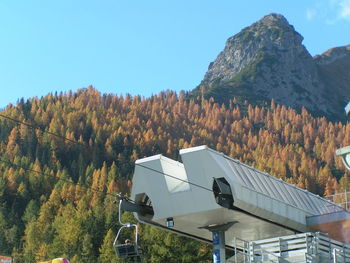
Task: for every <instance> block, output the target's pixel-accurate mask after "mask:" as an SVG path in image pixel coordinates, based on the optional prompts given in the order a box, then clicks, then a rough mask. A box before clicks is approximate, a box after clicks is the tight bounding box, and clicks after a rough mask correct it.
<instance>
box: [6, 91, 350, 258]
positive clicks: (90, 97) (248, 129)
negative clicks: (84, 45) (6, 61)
mask: <svg viewBox="0 0 350 263" xmlns="http://www.w3.org/2000/svg"><path fill="white" fill-rule="evenodd" d="M187 98H188V97H187V96H186V94H184V93H180V94H176V93H175V92H171V91H167V92H162V93H160V94H158V95H155V96H152V97H150V98H141V97H140V96H135V97H131V96H129V95H127V96H115V95H112V94H103V95H102V94H100V93H99V92H98V91H97V90H96V89H94V88H92V87H89V88H87V89H81V90H78V91H77V92H76V93H72V92H70V93H68V94H50V95H47V96H46V97H44V98H41V99H38V98H33V99H30V100H28V101H19V103H18V104H17V105H16V106H8V107H7V108H6V109H5V110H3V111H2V112H1V114H2V115H5V116H8V117H10V118H12V119H15V120H19V121H21V122H24V123H27V124H31V125H33V126H36V127H40V129H33V128H30V127H28V126H26V125H23V124H19V123H16V122H14V121H12V120H10V119H7V118H4V117H0V149H1V157H0V161H1V162H0V254H4V255H12V256H14V257H15V258H16V262H36V261H40V260H45V259H50V258H54V257H59V256H65V257H67V258H69V259H70V260H71V262H75V263H77V262H101V263H104V262H119V261H118V260H117V258H116V256H115V255H114V252H113V250H112V242H113V239H114V237H115V234H116V231H117V229H118V223H117V222H118V220H117V216H118V211H117V210H118V209H117V205H116V204H115V203H114V201H115V198H114V196H113V195H115V194H116V193H118V192H123V193H128V191H129V189H130V186H131V179H132V173H133V168H134V161H135V160H136V159H138V158H142V157H144V156H150V155H154V154H158V153H162V154H164V155H166V156H168V157H171V158H175V159H177V158H178V150H179V149H182V148H186V147H190V146H198V145H202V144H206V145H208V146H209V147H211V148H214V149H216V150H218V151H222V152H224V153H225V154H227V155H229V156H231V157H233V158H236V159H239V160H241V161H243V162H244V163H247V164H250V165H253V166H255V167H256V168H257V169H260V170H263V171H265V172H268V173H270V174H272V175H274V176H276V177H279V178H282V179H283V180H286V181H288V182H289V183H292V184H295V185H297V186H299V187H302V188H305V189H308V190H310V191H312V192H314V193H317V194H319V195H329V194H332V193H334V192H338V191H342V190H344V189H345V188H349V187H350V181H349V180H350V178H349V174H348V173H345V171H344V167H343V164H342V162H341V160H340V159H339V158H336V157H335V154H334V152H335V149H336V148H338V147H340V146H345V145H349V144H350V125H349V124H346V125H344V124H342V123H340V122H339V123H332V122H328V121H327V120H326V119H325V118H313V117H312V116H311V115H310V114H309V113H308V112H307V111H306V110H302V112H301V114H298V113H297V112H296V111H295V110H293V109H289V108H286V107H284V106H280V105H275V103H274V102H272V103H271V104H270V105H269V106H268V107H258V106H256V107H254V108H253V107H252V106H251V105H249V102H246V103H243V104H240V105H238V104H237V103H236V102H235V100H234V99H233V100H232V101H230V103H229V105H228V106H225V105H219V104H216V103H215V102H214V101H213V99H210V100H205V99H202V100H201V98H197V99H196V101H199V103H195V102H194V101H193V100H190V101H189V100H188V99H187ZM43 131H45V132H43ZM50 133H54V134H57V135H60V136H62V137H66V138H68V139H70V140H72V141H76V142H77V143H74V142H71V141H69V140H64V139H62V138H60V137H58V136H53V135H52V134H50ZM86 187H88V188H86ZM125 217H128V218H129V219H130V218H131V217H132V216H131V215H130V214H129V215H128V214H125ZM141 239H142V241H143V245H144V246H143V248H144V250H145V252H146V254H147V255H148V256H147V258H146V259H147V262H207V261H208V260H210V249H209V247H208V246H207V245H205V244H201V243H197V242H195V241H191V240H188V239H185V238H183V237H177V236H175V235H172V234H169V233H167V232H162V231H160V230H157V229H154V228H150V227H146V226H142V229H141Z"/></svg>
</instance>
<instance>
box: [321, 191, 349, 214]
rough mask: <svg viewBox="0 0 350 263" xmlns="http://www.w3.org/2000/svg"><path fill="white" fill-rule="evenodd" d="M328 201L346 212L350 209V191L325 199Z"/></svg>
mask: <svg viewBox="0 0 350 263" xmlns="http://www.w3.org/2000/svg"><path fill="white" fill-rule="evenodd" d="M325 198H326V199H327V200H329V201H331V202H333V203H336V204H338V205H340V206H341V207H343V208H344V209H345V210H349V209H350V191H347V190H345V192H343V193H336V194H333V195H329V196H326V197H325Z"/></svg>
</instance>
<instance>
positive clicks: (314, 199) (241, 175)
mask: <svg viewBox="0 0 350 263" xmlns="http://www.w3.org/2000/svg"><path fill="white" fill-rule="evenodd" d="M225 158H226V160H227V161H228V163H229V165H230V167H231V169H232V171H233V175H234V176H236V178H237V179H238V180H239V181H240V182H241V183H242V184H243V185H244V186H246V187H248V188H250V189H252V190H254V191H257V192H259V193H262V194H264V195H267V196H270V197H271V198H274V199H277V200H280V201H283V202H285V203H287V204H288V205H292V206H294V207H298V208H301V209H303V210H305V211H308V212H309V213H311V214H315V215H317V214H323V213H328V212H331V210H332V212H333V211H334V210H335V211H340V210H341V207H339V206H336V205H335V204H333V203H331V202H329V201H328V200H325V199H323V198H321V197H319V196H317V195H315V194H312V193H310V192H307V191H305V190H303V189H300V188H298V187H296V186H294V185H292V184H289V183H286V182H284V181H282V180H281V179H278V178H275V177H273V176H271V175H269V174H266V173H263V172H260V171H259V170H256V169H254V168H253V167H250V166H248V165H246V164H243V163H241V162H240V161H238V160H234V159H231V158H229V157H227V156H225Z"/></svg>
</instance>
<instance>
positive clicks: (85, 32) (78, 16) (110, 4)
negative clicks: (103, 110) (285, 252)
mask: <svg viewBox="0 0 350 263" xmlns="http://www.w3.org/2000/svg"><path fill="white" fill-rule="evenodd" d="M272 12H274V13H281V14H283V15H284V16H285V17H286V18H287V19H288V21H289V23H290V24H292V25H294V27H295V29H296V30H297V31H298V32H299V33H301V34H302V35H303V36H304V38H305V39H304V42H303V43H304V45H305V46H306V47H307V49H308V50H309V52H310V53H311V54H312V55H315V54H319V53H322V52H323V51H325V50H327V49H328V48H331V47H335V46H342V45H346V44H350V34H349V28H350V0H307V1H293V0H284V1H281V0H265V1H261V0H254V1H252V0H251V1H249V0H246V1H238V0H219V1H214V0H211V1H209V0H148V1H146V0H125V1H123V0H101V1H97V0H95V1H91V0H84V1H82V0H59V1H58V0H56V1H54V0H49V1H48V0H30V1H28V0H22V1H17V0H1V1H0V28H1V30H0V108H3V107H5V106H6V105H7V104H9V103H15V102H16V101H17V99H19V98H21V97H24V98H25V99H26V98H30V97H34V96H37V97H41V96H44V95H46V94H47V93H49V92H55V91H58V92H61V91H63V92H64V91H68V90H73V91H75V90H77V89H79V88H82V87H86V86H88V85H93V86H95V87H96V88H97V89H98V90H100V91H101V92H102V93H114V94H126V93H130V94H132V95H137V94H140V95H143V96H146V97H147V96H150V95H151V94H156V93H158V92H159V91H162V90H167V89H170V90H177V91H179V90H190V89H193V88H194V87H196V85H198V84H199V82H200V81H201V79H202V78H203V76H204V73H205V72H206V70H207V67H208V65H209V63H210V62H211V61H213V60H214V59H215V58H216V56H217V55H218V53H219V52H220V51H221V50H222V49H223V48H224V45H225V41H226V39H227V38H228V37H230V36H232V35H234V34H236V33H238V32H239V31H240V30H241V29H242V28H244V27H246V26H249V25H250V24H251V23H253V22H255V21H257V20H259V19H260V18H261V17H263V16H264V15H266V14H269V13H272Z"/></svg>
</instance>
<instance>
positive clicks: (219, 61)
mask: <svg viewBox="0 0 350 263" xmlns="http://www.w3.org/2000/svg"><path fill="white" fill-rule="evenodd" d="M303 39H304V38H303V36H302V35H301V34H299V33H298V32H297V31H295V29H294V27H293V26H292V25H290V24H289V22H288V21H287V19H286V18H285V17H284V16H283V15H280V14H269V15H267V16H264V17H263V18H262V19H260V20H259V21H257V22H255V23H253V24H252V25H251V26H248V27H246V28H244V29H242V30H241V31H240V32H239V33H238V34H236V35H234V36H232V37H230V38H228V40H227V41H226V44H225V48H224V50H223V51H222V52H220V53H219V55H218V56H217V58H216V59H215V61H213V62H211V63H210V64H209V67H208V71H207V72H206V74H205V75H204V78H203V80H202V81H201V83H200V84H199V85H198V86H197V87H196V88H195V89H194V90H193V91H192V95H195V96H198V95H204V96H205V98H209V97H213V98H214V99H215V101H217V102H220V103H228V101H229V100H230V99H233V98H236V99H238V100H239V101H241V102H242V101H244V100H248V101H249V103H252V104H257V105H261V104H263V103H266V102H267V103H269V102H270V101H271V100H272V99H274V100H275V101H276V102H277V103H279V104H282V105H286V106H290V107H292V108H294V109H296V110H299V111H300V110H301V108H302V107H305V108H307V109H308V110H309V111H310V112H311V113H313V115H315V116H318V117H319V116H326V117H327V118H329V119H330V120H344V118H345V114H344V111H343V107H344V105H346V103H347V100H348V99H349V98H350V97H349V95H350V85H349V84H348V83H350V71H349V68H350V67H347V66H348V65H349V66H350V45H348V46H345V47H337V48H332V49H329V50H327V51H326V52H324V53H322V54H321V55H317V56H314V57H313V56H311V55H310V53H309V52H308V50H307V49H306V48H305V46H304V45H303V44H302V41H303ZM344 65H345V66H344Z"/></svg>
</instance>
